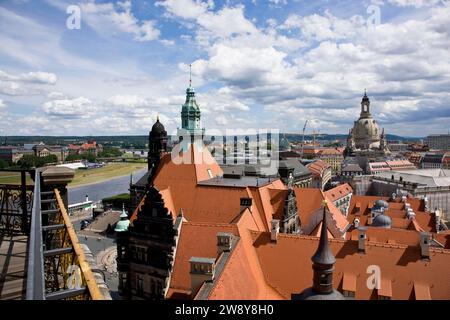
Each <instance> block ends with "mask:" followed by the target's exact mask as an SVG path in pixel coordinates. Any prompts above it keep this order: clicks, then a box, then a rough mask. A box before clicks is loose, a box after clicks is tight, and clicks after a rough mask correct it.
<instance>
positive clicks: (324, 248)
mask: <svg viewBox="0 0 450 320" xmlns="http://www.w3.org/2000/svg"><path fill="white" fill-rule="evenodd" d="M327 207H328V205H327V202H326V201H323V218H322V230H320V240H319V247H318V248H317V251H316V253H315V254H314V255H313V256H312V258H311V260H312V261H313V262H314V263H315V264H321V265H332V264H334V263H335V262H336V259H335V257H334V256H333V253H332V252H331V250H330V247H329V246H328V224H327V213H326V212H327V211H326V209H327Z"/></svg>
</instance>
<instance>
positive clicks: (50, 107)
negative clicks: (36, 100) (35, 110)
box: [42, 97, 99, 118]
mask: <svg viewBox="0 0 450 320" xmlns="http://www.w3.org/2000/svg"><path fill="white" fill-rule="evenodd" d="M42 110H43V111H44V112H45V113H46V114H47V115H49V116H55V117H63V118H87V117H89V116H91V115H93V114H95V113H97V112H98V111H99V107H98V106H95V105H94V104H93V103H92V101H91V100H89V99H88V98H84V97H78V98H74V99H57V100H51V101H47V102H45V103H44V104H43V105H42Z"/></svg>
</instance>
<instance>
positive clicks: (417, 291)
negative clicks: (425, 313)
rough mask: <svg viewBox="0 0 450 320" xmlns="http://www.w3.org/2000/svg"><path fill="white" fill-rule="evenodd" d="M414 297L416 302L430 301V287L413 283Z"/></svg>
mask: <svg viewBox="0 0 450 320" xmlns="http://www.w3.org/2000/svg"><path fill="white" fill-rule="evenodd" d="M414 295H415V298H416V300H431V294H430V287H429V286H428V285H425V284H420V283H417V282H414Z"/></svg>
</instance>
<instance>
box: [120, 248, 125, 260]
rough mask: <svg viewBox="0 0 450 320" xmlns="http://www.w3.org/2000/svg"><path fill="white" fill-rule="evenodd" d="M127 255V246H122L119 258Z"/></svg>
mask: <svg viewBox="0 0 450 320" xmlns="http://www.w3.org/2000/svg"><path fill="white" fill-rule="evenodd" d="M125 255H126V248H125V246H120V251H119V258H120V259H124V258H125Z"/></svg>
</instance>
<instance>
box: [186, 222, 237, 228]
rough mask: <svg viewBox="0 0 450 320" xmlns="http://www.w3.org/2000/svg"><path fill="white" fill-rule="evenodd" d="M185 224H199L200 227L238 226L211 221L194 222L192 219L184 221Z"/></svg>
mask: <svg viewBox="0 0 450 320" xmlns="http://www.w3.org/2000/svg"><path fill="white" fill-rule="evenodd" d="M183 224H184V225H190V226H198V227H229V228H236V225H235V224H232V223H210V222H192V221H186V222H183Z"/></svg>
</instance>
